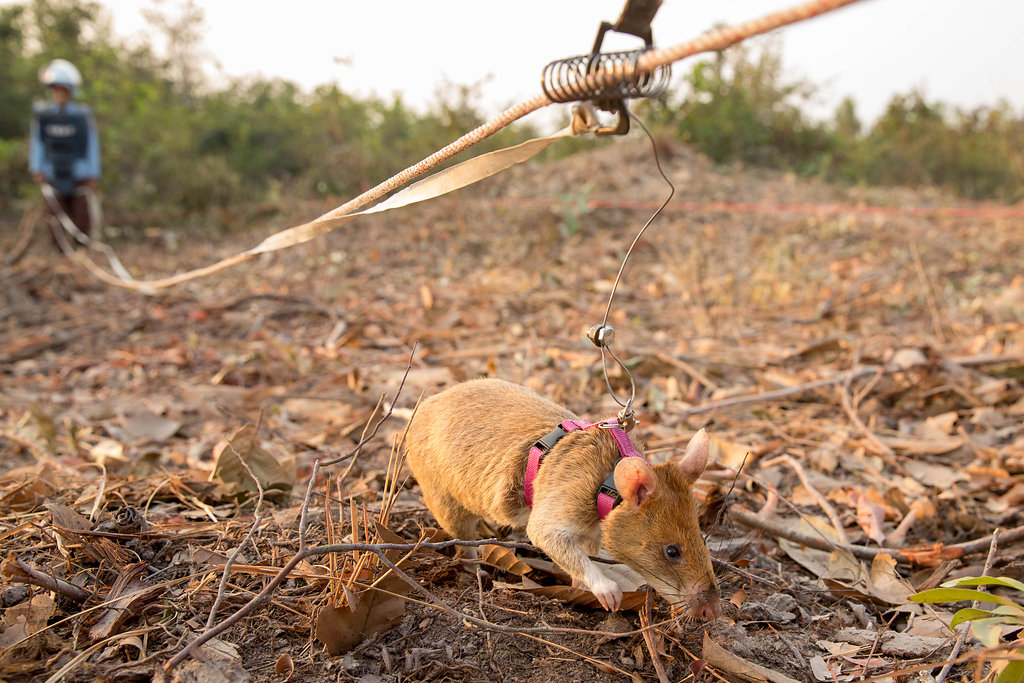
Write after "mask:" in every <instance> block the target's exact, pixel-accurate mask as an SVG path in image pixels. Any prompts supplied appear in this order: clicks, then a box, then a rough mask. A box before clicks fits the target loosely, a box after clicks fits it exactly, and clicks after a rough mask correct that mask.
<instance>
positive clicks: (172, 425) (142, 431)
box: [124, 410, 181, 441]
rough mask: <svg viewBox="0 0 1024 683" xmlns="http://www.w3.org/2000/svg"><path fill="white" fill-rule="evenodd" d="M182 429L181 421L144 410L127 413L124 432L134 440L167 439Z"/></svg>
mask: <svg viewBox="0 0 1024 683" xmlns="http://www.w3.org/2000/svg"><path fill="white" fill-rule="evenodd" d="M179 429H181V423H180V422H177V421H176V420H168V419H167V418H166V417H163V416H162V415H157V414H156V413H151V412H149V411H148V410H142V411H139V412H137V413H132V414H130V415H125V418H124V432H125V435H126V436H128V437H129V438H130V439H133V440H146V441H166V440H167V439H169V438H171V437H172V436H174V435H175V434H176V433H177V431H178V430H179Z"/></svg>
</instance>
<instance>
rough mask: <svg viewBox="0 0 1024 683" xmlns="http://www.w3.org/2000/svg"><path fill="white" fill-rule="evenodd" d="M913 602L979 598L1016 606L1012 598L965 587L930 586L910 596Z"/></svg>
mask: <svg viewBox="0 0 1024 683" xmlns="http://www.w3.org/2000/svg"><path fill="white" fill-rule="evenodd" d="M910 599H911V600H913V601H914V602H925V603H936V602H960V601H962V600H980V601H981V602H995V603H998V604H1000V605H1012V606H1017V603H1015V602H1014V601H1013V600H1010V599H1009V598H1004V597H1003V596H1001V595H992V594H991V593H982V592H981V591H972V590H968V589H966V588H932V589H931V590H927V591H921V592H920V593H915V594H913V595H911V596H910Z"/></svg>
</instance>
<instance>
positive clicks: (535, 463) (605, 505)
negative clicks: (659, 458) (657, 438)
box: [524, 420, 646, 519]
mask: <svg viewBox="0 0 1024 683" xmlns="http://www.w3.org/2000/svg"><path fill="white" fill-rule="evenodd" d="M608 424H610V423H609V422H588V421H586V420H566V421H565V422H562V423H561V424H559V425H558V426H557V427H555V428H554V429H552V430H551V431H550V432H548V433H547V434H545V435H544V436H542V437H541V438H540V439H539V440H538V441H537V443H535V444H534V445H533V446H532V447H530V455H529V457H528V458H527V460H526V477H525V481H524V483H525V486H524V489H525V494H526V504H527V505H528V506H530V507H531V508H532V507H533V480H534V479H535V478H536V477H537V472H539V471H540V463H541V461H542V460H543V459H544V456H545V455H547V454H548V451H550V450H551V449H552V448H554V446H555V444H556V443H558V442H559V441H560V440H561V439H562V437H564V436H565V435H566V434H569V433H570V432H574V431H576V430H578V429H590V428H592V427H601V428H604V429H607V430H608V432H609V433H610V434H611V436H612V439H614V440H615V445H616V446H617V447H618V449H619V457H620V458H640V459H641V460H644V457H643V456H642V455H640V453H638V452H637V450H636V448H635V447H634V446H633V442H632V441H630V439H629V436H627V435H626V432H625V431H623V430H622V429H621V428H620V427H608V426H607V425H608ZM644 462H646V460H644ZM621 502H622V496H620V495H619V491H618V489H616V488H615V471H614V470H612V472H610V473H609V474H608V476H607V477H606V478H605V480H604V482H603V483H602V484H601V488H600V489H599V491H598V494H597V516H598V518H599V519H604V518H605V517H607V516H608V513H609V512H611V511H612V509H614V508H615V506H616V505H618V504H619V503H621Z"/></svg>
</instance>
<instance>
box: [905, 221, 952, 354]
mask: <svg viewBox="0 0 1024 683" xmlns="http://www.w3.org/2000/svg"><path fill="white" fill-rule="evenodd" d="M910 255H911V256H913V258H914V269H915V270H916V271H917V276H918V277H919V278H920V279H921V282H922V283H923V284H924V293H925V298H926V299H927V301H928V312H929V313H931V316H932V327H934V328H935V336H936V337H938V338H939V343H940V344H941V345H942V346H945V345H946V335H945V333H944V332H943V331H942V315H941V314H940V312H939V304H938V301H937V297H936V296H935V287H934V286H933V285H932V281H931V278H929V277H928V273H926V272H925V270H924V265H923V264H922V263H921V254H920V253H918V251H917V243H916V242H915V241H914V240H913V239H911V240H910Z"/></svg>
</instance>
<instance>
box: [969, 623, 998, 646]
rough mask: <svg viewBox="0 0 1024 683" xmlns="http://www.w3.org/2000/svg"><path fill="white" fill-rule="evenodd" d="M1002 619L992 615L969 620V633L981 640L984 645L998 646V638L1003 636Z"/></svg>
mask: <svg viewBox="0 0 1024 683" xmlns="http://www.w3.org/2000/svg"><path fill="white" fill-rule="evenodd" d="M1004 625H1005V624H1004V623H1003V619H1002V618H1001V617H993V618H991V619H976V620H975V621H972V622H971V633H973V634H974V637H975V638H977V639H978V640H980V641H981V642H982V644H983V645H984V646H985V647H998V646H999V639H1000V638H1002V637H1003V626H1004Z"/></svg>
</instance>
